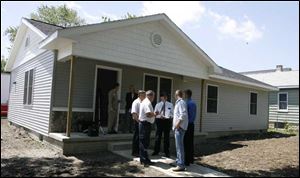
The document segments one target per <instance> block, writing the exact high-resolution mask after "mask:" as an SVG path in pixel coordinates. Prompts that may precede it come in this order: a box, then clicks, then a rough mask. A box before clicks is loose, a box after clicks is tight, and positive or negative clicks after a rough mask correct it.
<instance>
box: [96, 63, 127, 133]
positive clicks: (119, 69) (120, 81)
mask: <svg viewBox="0 0 300 178" xmlns="http://www.w3.org/2000/svg"><path fill="white" fill-rule="evenodd" d="M98 69H106V70H113V71H117V72H118V77H117V81H118V83H119V84H120V86H119V91H118V100H121V88H122V69H121V68H115V67H109V66H103V65H96V68H95V78H94V101H93V121H95V107H96V96H97V95H96V89H97V76H98ZM119 113H120V103H119V104H118V118H117V124H116V128H115V129H116V131H118V127H119V115H120V114H119ZM99 119H100V118H99Z"/></svg>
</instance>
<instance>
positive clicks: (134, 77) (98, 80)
mask: <svg viewBox="0 0 300 178" xmlns="http://www.w3.org/2000/svg"><path fill="white" fill-rule="evenodd" d="M54 73H55V74H54V75H55V76H56V77H55V78H54V80H55V81H54V83H55V85H54V88H53V107H52V111H51V117H50V124H49V125H50V128H49V136H50V137H51V138H52V139H55V140H57V141H60V142H64V143H68V142H76V141H78V142H81V141H84V142H95V141H96V142H104V141H105V142H108V141H124V140H125V141H130V140H131V139H132V136H131V134H127V133H126V130H127V128H126V126H124V125H126V124H124V122H126V121H125V120H126V119H128V118H126V116H125V104H126V103H125V97H126V93H127V92H128V86H129V85H134V87H135V89H136V90H139V89H143V90H149V89H151V90H153V91H155V93H156V98H155V101H154V105H155V103H157V102H158V101H159V93H160V92H161V91H165V92H167V93H168V95H169V101H170V102H173V103H174V98H173V93H174V91H175V90H176V89H187V88H189V89H191V90H192V91H194V93H193V99H194V101H195V102H196V104H197V106H198V107H199V106H200V105H202V104H201V98H202V95H203V93H202V91H203V88H202V86H203V81H204V80H203V79H202V80H201V79H197V78H193V77H188V76H182V75H178V74H174V73H169V72H164V71H158V70H155V69H146V68H142V67H137V66H129V65H124V64H118V63H112V62H106V61H102V60H95V59H90V58H84V57H74V56H72V57H71V60H68V61H65V62H56V68H55V71H54ZM115 82H118V83H119V84H120V89H119V92H118V93H119V100H120V104H119V115H118V117H119V118H118V121H117V123H118V124H117V126H116V130H118V131H121V132H123V134H116V135H100V136H98V137H88V136H87V134H84V133H82V131H83V130H85V129H87V126H88V125H90V124H91V123H96V124H97V126H98V123H99V121H100V124H99V125H100V126H101V127H102V128H104V129H106V126H107V118H108V115H107V104H108V101H107V98H106V101H105V99H103V101H104V102H103V101H102V102H101V101H100V102H99V100H98V98H99V97H98V96H99V93H101V92H102V94H101V96H102V95H103V96H104V95H106V96H107V93H108V91H109V90H110V89H111V86H110V85H112V84H114V83H115ZM67 89H68V90H67ZM103 93H104V94H103ZM102 98H103V97H102ZM199 108H200V107H199ZM200 118H201V109H198V110H197V118H196V121H195V133H196V134H201V127H200V125H201V119H200ZM96 128H97V129H98V128H99V127H96ZM124 131H125V133H124ZM64 133H66V134H64ZM100 133H101V132H100Z"/></svg>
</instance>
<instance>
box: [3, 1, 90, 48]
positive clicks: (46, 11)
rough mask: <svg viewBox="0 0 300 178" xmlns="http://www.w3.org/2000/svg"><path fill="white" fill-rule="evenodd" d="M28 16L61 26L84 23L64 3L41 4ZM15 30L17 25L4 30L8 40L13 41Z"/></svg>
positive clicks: (74, 11) (75, 12)
mask: <svg viewBox="0 0 300 178" xmlns="http://www.w3.org/2000/svg"><path fill="white" fill-rule="evenodd" d="M30 17H31V18H32V19H35V20H39V21H42V22H46V23H50V24H54V25H59V26H63V27H71V26H78V25H84V24H86V23H85V20H84V19H82V18H80V17H79V16H78V13H77V11H76V10H73V9H70V8H68V7H67V6H66V5H61V6H57V7H55V6H47V5H41V6H40V7H38V9H37V12H36V13H31V14H30ZM17 31H18V27H13V26H10V27H8V28H7V29H6V30H5V32H4V35H6V36H8V37H9V41H10V42H11V43H13V42H14V41H15V38H16V34H17Z"/></svg>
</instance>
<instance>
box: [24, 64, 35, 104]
mask: <svg viewBox="0 0 300 178" xmlns="http://www.w3.org/2000/svg"><path fill="white" fill-rule="evenodd" d="M33 72H34V71H33V69H31V70H30V71H27V72H25V79H24V95H23V104H25V105H31V104H32V90H33V89H32V88H33Z"/></svg>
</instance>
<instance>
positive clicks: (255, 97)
mask: <svg viewBox="0 0 300 178" xmlns="http://www.w3.org/2000/svg"><path fill="white" fill-rule="evenodd" d="M250 103H257V94H256V93H251V101H250Z"/></svg>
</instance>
